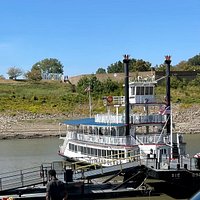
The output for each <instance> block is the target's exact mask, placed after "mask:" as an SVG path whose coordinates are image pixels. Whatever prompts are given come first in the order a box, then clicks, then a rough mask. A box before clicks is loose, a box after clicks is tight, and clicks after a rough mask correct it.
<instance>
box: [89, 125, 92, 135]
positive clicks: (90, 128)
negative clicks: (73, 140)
mask: <svg viewBox="0 0 200 200" xmlns="http://www.w3.org/2000/svg"><path fill="white" fill-rule="evenodd" d="M89 134H93V133H92V127H91V126H90V127H89Z"/></svg>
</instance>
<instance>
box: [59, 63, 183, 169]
mask: <svg viewBox="0 0 200 200" xmlns="http://www.w3.org/2000/svg"><path fill="white" fill-rule="evenodd" d="M124 65H125V85H124V88H125V96H106V97H103V104H104V106H105V110H106V111H105V113H104V114H96V115H95V116H94V117H91V118H85V119H75V120H67V121H64V122H63V123H62V125H65V126H66V135H65V136H64V137H61V139H63V140H64V142H63V144H62V145H61V146H60V147H59V155H61V156H63V157H65V158H66V159H67V160H72V161H82V162H85V163H90V164H93V163H95V164H96V163H99V165H103V166H111V165H116V164H119V163H125V162H129V161H130V160H136V159H138V158H140V159H141V158H149V159H151V158H152V159H157V160H158V161H159V160H161V159H162V158H163V157H164V158H165V159H170V160H172V159H178V158H179V157H180V156H181V155H182V156H185V155H186V152H185V146H186V144H185V142H184V141H183V136H182V135H181V134H174V133H172V126H171V124H172V113H171V109H170V107H171V106H170V98H169V97H168V98H167V97H166V98H167V99H164V98H163V99H162V98H160V99H159V98H158V97H157V96H156V94H155V87H156V85H157V82H158V81H156V80H155V77H153V76H152V77H146V78H142V77H139V76H138V77H136V78H135V79H133V80H132V81H130V80H129V79H130V77H129V75H128V64H127V62H126V61H125V63H124ZM126 65H127V66H126ZM168 74H169V73H168ZM169 78H170V77H169V76H166V80H168V79H169ZM167 90H169V87H168V88H167ZM169 94H170V93H169V91H167V92H166V96H167V95H168V96H169Z"/></svg>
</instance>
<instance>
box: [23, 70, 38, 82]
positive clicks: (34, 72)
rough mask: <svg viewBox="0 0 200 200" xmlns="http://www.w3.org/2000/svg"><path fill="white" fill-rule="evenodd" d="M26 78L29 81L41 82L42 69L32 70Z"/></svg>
mask: <svg viewBox="0 0 200 200" xmlns="http://www.w3.org/2000/svg"><path fill="white" fill-rule="evenodd" d="M25 77H26V78H27V79H28V80H32V81H40V80H42V76H41V71H40V69H32V70H31V71H29V72H27V73H26V74H25Z"/></svg>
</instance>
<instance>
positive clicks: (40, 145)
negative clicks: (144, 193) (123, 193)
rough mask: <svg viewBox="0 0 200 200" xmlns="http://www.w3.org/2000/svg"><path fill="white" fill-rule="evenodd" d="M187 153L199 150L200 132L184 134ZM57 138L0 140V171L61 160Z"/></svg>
mask: <svg viewBox="0 0 200 200" xmlns="http://www.w3.org/2000/svg"><path fill="white" fill-rule="evenodd" d="M184 140H185V141H186V143H187V153H188V154H190V155H191V156H192V155H194V154H195V153H197V152H200V145H199V144H200V134H193V135H185V136H184ZM60 144H62V140H59V138H40V139H38V138H37V139H17V140H14V139H13V140H0V173H3V172H8V171H13V170H18V169H24V168H29V167H32V166H39V165H41V164H42V163H51V162H52V161H58V160H62V158H61V157H60V156H58V154H57V152H58V147H59V145H60Z"/></svg>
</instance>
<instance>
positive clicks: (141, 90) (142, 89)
mask: <svg viewBox="0 0 200 200" xmlns="http://www.w3.org/2000/svg"><path fill="white" fill-rule="evenodd" d="M140 94H141V95H144V87H140Z"/></svg>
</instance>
